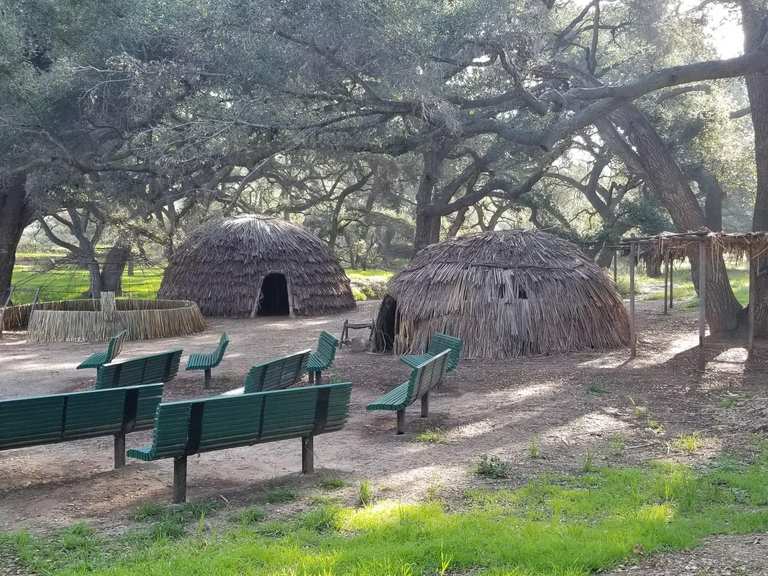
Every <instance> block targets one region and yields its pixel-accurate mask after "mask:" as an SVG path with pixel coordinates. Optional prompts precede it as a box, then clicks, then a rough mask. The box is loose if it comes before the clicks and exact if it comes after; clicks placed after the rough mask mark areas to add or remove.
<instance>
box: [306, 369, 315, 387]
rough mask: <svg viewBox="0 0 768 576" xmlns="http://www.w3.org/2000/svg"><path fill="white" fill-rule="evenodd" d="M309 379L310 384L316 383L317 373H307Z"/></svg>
mask: <svg viewBox="0 0 768 576" xmlns="http://www.w3.org/2000/svg"><path fill="white" fill-rule="evenodd" d="M307 380H308V381H309V384H310V385H312V384H314V383H315V373H314V372H309V373H308V374H307Z"/></svg>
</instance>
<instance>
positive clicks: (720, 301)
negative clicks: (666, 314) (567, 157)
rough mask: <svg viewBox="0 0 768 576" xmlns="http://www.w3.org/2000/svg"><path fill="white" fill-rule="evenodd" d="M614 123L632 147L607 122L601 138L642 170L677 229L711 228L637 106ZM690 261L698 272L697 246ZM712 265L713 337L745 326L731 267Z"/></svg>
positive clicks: (624, 111) (715, 260)
mask: <svg viewBox="0 0 768 576" xmlns="http://www.w3.org/2000/svg"><path fill="white" fill-rule="evenodd" d="M611 121H612V122H613V123H615V124H616V125H617V126H619V127H621V129H622V131H623V133H624V134H626V136H627V138H628V139H629V143H627V142H626V141H624V140H623V137H622V136H621V135H620V134H619V132H618V131H617V130H615V128H612V127H609V126H606V125H605V123H601V124H600V125H599V126H600V127H601V134H603V137H604V138H605V139H606V142H608V143H609V145H610V146H611V147H612V148H613V149H614V152H615V153H616V154H618V155H619V156H620V157H621V158H623V159H624V161H625V164H626V165H627V167H628V169H630V170H633V169H639V170H641V174H640V175H641V176H642V177H643V178H644V179H645V181H646V183H647V184H648V185H649V186H650V188H651V189H652V190H653V191H654V193H655V194H656V196H657V197H658V198H659V200H660V201H661V203H662V205H663V206H664V207H665V208H666V209H667V211H668V212H669V215H670V216H671V217H672V221H673V222H674V224H675V227H676V228H677V230H678V231H681V232H687V231H693V230H699V229H701V228H702V227H705V226H706V219H705V215H704V211H703V210H702V208H701V206H699V203H698V201H697V200H696V196H695V195H694V193H693V190H691V187H690V186H689V184H688V181H687V180H686V178H685V176H684V175H683V172H682V171H681V170H680V167H679V166H678V165H677V163H676V162H675V160H674V158H673V157H672V154H671V151H670V150H669V149H668V147H667V146H666V145H665V144H664V141H663V140H662V139H661V136H659V134H658V132H657V131H656V129H655V128H654V127H653V126H652V125H651V123H650V122H649V121H648V119H647V118H646V117H645V115H644V114H643V113H642V112H640V111H639V110H638V109H637V108H636V107H634V106H633V105H625V106H623V107H622V108H621V109H619V110H617V111H616V112H614V113H613V114H611ZM630 144H631V146H630ZM633 148H634V149H633ZM689 259H690V261H691V267H692V269H694V270H695V269H696V267H697V266H696V265H697V263H698V253H697V251H696V249H695V247H694V248H693V249H692V250H691V253H690V254H689ZM707 264H708V266H709V273H708V274H707V302H706V307H707V310H706V313H707V323H708V324H709V328H710V330H711V332H712V333H719V332H728V331H731V330H734V329H735V328H737V327H738V324H739V320H740V315H741V305H740V304H739V302H738V300H736V297H735V296H734V295H733V290H732V289H731V285H730V282H729V281H728V273H727V271H726V268H725V262H724V261H723V258H722V256H720V257H717V258H713V259H712V260H711V261H710V262H708V263H707Z"/></svg>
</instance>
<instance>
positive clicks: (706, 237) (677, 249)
mask: <svg viewBox="0 0 768 576" xmlns="http://www.w3.org/2000/svg"><path fill="white" fill-rule="evenodd" d="M702 241H703V242H706V243H707V245H708V246H709V247H710V250H709V254H710V256H711V257H712V258H719V257H720V256H722V255H725V254H727V255H729V256H731V257H732V258H735V259H737V260H743V259H745V258H749V257H750V255H751V257H752V258H757V257H765V256H766V254H768V233H766V232H744V233H727V232H710V231H709V230H700V231H697V232H679V233H678V232H664V233H662V234H658V235H656V236H649V237H644V238H628V239H626V240H624V241H623V242H622V243H621V245H622V246H623V247H625V248H628V247H629V246H630V245H631V244H633V243H634V244H637V245H638V246H639V248H640V252H641V253H643V254H650V255H652V257H655V258H659V259H661V258H665V257H668V258H672V259H673V260H684V259H685V258H688V257H690V256H691V255H692V254H696V251H697V250H698V246H699V243H701V242H702Z"/></svg>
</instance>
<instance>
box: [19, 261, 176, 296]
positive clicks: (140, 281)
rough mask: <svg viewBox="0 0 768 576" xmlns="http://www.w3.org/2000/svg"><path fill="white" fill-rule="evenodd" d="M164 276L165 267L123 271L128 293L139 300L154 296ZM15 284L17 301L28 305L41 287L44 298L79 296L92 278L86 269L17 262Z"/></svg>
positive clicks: (124, 285)
mask: <svg viewBox="0 0 768 576" xmlns="http://www.w3.org/2000/svg"><path fill="white" fill-rule="evenodd" d="M162 278H163V268H160V267H152V268H136V269H135V270H134V275H133V276H129V275H128V273H127V272H126V273H125V274H123V292H124V295H125V296H130V297H131V298H138V299H150V300H151V299H154V298H155V297H156V295H157V291H158V289H159V288H160V282H161V280H162ZM13 284H14V286H15V287H16V288H15V292H14V298H13V300H14V302H16V303H17V304H25V303H28V302H31V301H32V299H33V298H34V292H35V290H36V289H37V288H40V300H42V301H45V300H69V299H71V298H78V297H80V296H81V295H82V294H83V293H84V292H86V291H87V290H88V287H89V285H90V277H89V275H88V272H87V271H86V270H76V269H71V268H55V269H53V270H48V271H47V272H41V271H39V270H37V269H35V268H33V267H31V266H26V265H17V266H16V267H15V268H14V269H13Z"/></svg>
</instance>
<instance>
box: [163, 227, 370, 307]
mask: <svg viewBox="0 0 768 576" xmlns="http://www.w3.org/2000/svg"><path fill="white" fill-rule="evenodd" d="M268 274H282V275H284V277H285V279H286V281H287V288H288V299H289V303H290V310H291V312H292V313H293V314H296V315H299V316H311V315H316V314H326V313H333V312H338V311H342V310H349V309H351V308H354V307H355V300H354V298H353V296H352V290H351V288H350V285H349V278H347V275H346V274H345V273H344V270H343V269H342V268H341V266H340V265H339V264H338V262H337V261H336V259H335V258H334V256H333V254H332V252H331V251H330V249H329V248H328V247H327V246H326V245H325V244H324V243H323V242H322V240H320V239H319V238H317V237H316V236H314V235H313V234H311V233H309V232H308V231H307V230H305V229H304V228H302V227H301V226H298V225H296V224H292V223H290V222H286V221H284V220H278V219H276V218H267V217H264V216H256V215H242V216H237V217H235V218H229V219H225V220H215V221H212V222H210V223H208V224H206V225H204V226H202V227H201V228H198V229H197V230H195V231H194V232H193V233H192V235H191V236H190V237H189V239H188V240H187V241H186V242H185V243H184V244H183V246H182V247H181V248H180V249H179V250H178V251H177V252H176V254H175V255H174V257H173V259H172V261H171V263H170V264H169V266H168V268H167V270H166V271H165V276H164V277H163V282H162V285H161V287H160V292H159V296H160V297H163V298H173V299H179V298H183V299H186V300H193V301H195V302H197V304H198V306H199V307H200V309H201V310H202V311H203V313H204V314H205V315H210V316H249V315H253V314H255V313H257V312H258V311H259V297H260V294H261V286H262V281H263V280H264V278H265V277H266V276H267V275H268Z"/></svg>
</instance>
